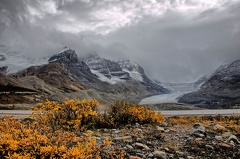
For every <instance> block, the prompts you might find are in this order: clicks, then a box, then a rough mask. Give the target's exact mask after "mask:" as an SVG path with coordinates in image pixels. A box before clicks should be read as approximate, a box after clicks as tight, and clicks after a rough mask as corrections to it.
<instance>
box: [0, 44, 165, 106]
mask: <svg viewBox="0 0 240 159" xmlns="http://www.w3.org/2000/svg"><path fill="white" fill-rule="evenodd" d="M4 57H5V56H4ZM2 59H3V60H6V59H4V58H3V57H2ZM28 63H29V62H28ZM129 64H130V61H129ZM10 65H11V64H10ZM131 65H132V68H130V67H129V68H127V67H126V66H124V65H123V63H121V62H119V61H118V62H116V61H111V60H107V59H104V58H100V57H98V56H95V57H93V56H92V57H89V58H88V59H79V57H78V56H77V54H76V52H75V51H74V50H72V49H70V48H65V49H64V50H62V51H61V52H59V53H57V54H55V55H53V56H52V57H50V58H49V59H48V60H47V63H43V64H42V65H38V66H36V65H33V66H30V67H27V68H25V69H22V70H20V71H19V70H18V71H17V72H16V73H11V74H7V75H6V77H9V78H11V79H14V80H15V81H16V83H18V82H19V83H22V87H25V86H26V87H30V88H31V89H33V90H35V91H36V93H35V94H34V95H36V96H35V97H31V99H30V98H29V100H32V101H33V102H34V101H41V100H44V99H47V98H48V99H51V100H56V101H59V100H64V99H65V97H69V98H80V97H81V98H97V99H99V100H100V101H102V103H108V102H109V103H110V102H113V101H115V100H130V101H133V102H139V101H140V100H141V99H142V98H144V97H146V96H151V95H155V94H162V93H165V92H167V89H165V88H163V87H162V86H160V85H157V84H155V83H154V82H152V81H151V80H150V79H149V78H148V77H147V76H146V75H145V73H144V70H143V68H142V67H141V66H140V65H136V64H131ZM7 66H8V65H7ZM26 66H27V65H26ZM133 66H134V67H133ZM6 68H7V67H2V68H0V70H1V73H2V74H6ZM96 72H97V73H96ZM136 75H138V76H139V77H137V76H136ZM103 77H104V78H103ZM136 77H137V78H136ZM0 78H1V77H0ZM105 79H108V80H105ZM140 79H141V80H140ZM13 93H14V94H15V93H16V90H13ZM20 94H23V95H24V93H23V92H22V91H20ZM34 95H33V96H34ZM17 96H19V94H18V95H17Z"/></svg>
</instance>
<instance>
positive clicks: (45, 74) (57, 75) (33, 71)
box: [17, 63, 85, 92]
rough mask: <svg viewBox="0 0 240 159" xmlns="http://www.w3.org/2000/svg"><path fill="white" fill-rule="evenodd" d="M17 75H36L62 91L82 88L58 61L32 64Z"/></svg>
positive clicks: (73, 90)
mask: <svg viewBox="0 0 240 159" xmlns="http://www.w3.org/2000/svg"><path fill="white" fill-rule="evenodd" d="M17 76H18V77H21V78H23V77H26V76H36V77H38V78H39V79H42V80H43V81H44V82H45V83H46V84H48V85H50V86H53V87H55V88H57V89H59V90H60V91H63V92H75V91H79V90H82V89H84V88H85V87H84V86H83V85H81V84H80V83H79V82H78V81H77V80H76V79H74V78H73V77H72V76H71V74H70V73H69V72H68V71H67V70H66V69H65V68H64V67H63V66H62V65H61V64H59V63H50V64H48V65H44V66H32V67H29V68H27V69H25V70H23V71H21V72H19V73H17Z"/></svg>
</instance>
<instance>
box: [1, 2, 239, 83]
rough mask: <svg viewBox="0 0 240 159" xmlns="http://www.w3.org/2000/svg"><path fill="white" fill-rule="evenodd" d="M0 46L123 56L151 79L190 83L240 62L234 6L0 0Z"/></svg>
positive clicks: (38, 51)
mask: <svg viewBox="0 0 240 159" xmlns="http://www.w3.org/2000/svg"><path fill="white" fill-rule="evenodd" d="M0 13H1V14H0V47H1V49H5V48H8V49H9V50H12V51H20V52H22V53H24V54H26V55H28V56H33V57H44V56H50V55H53V54H55V53H57V51H58V50H59V49H61V48H63V47H64V46H69V47H71V48H74V49H75V50H76V52H77V53H78V54H80V55H81V56H80V57H83V56H86V55H88V54H90V53H91V54H92V53H94V52H97V54H99V55H101V56H103V57H106V58H110V59H118V58H129V59H131V60H132V61H136V62H137V63H139V64H140V65H141V66H143V67H144V68H145V72H146V74H147V75H149V76H150V77H151V78H154V79H157V80H159V81H165V82H188V81H194V80H196V79H197V78H199V77H200V76H202V75H203V74H207V73H209V72H212V71H213V70H215V69H216V68H217V67H218V66H219V65H221V64H222V63H224V62H225V61H228V60H232V59H238V58H240V53H239V50H240V45H239V44H240V29H239V28H240V16H239V15H240V1H239V0H228V1H227V0H214V1H205V0H193V1H188V0H183V1H178V0H167V1H159V0H139V1H128V0H102V1H97V0H48V1H46V0H36V1H31V0H18V1H16V0H1V1H0Z"/></svg>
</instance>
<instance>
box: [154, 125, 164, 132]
mask: <svg viewBox="0 0 240 159" xmlns="http://www.w3.org/2000/svg"><path fill="white" fill-rule="evenodd" d="M156 129H157V130H158V131H161V132H164V131H165V130H164V128H162V127H160V126H156Z"/></svg>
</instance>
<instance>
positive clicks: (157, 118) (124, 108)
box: [109, 101, 164, 126]
mask: <svg viewBox="0 0 240 159" xmlns="http://www.w3.org/2000/svg"><path fill="white" fill-rule="evenodd" d="M111 107H112V109H111V110H110V111H109V114H110V115H111V116H113V117H114V123H115V124H116V125H117V126H118V125H123V124H134V123H136V122H138V123H140V124H148V123H158V124H159V123H162V122H163V121H164V116H163V115H162V114H161V113H160V112H156V111H154V110H150V109H149V108H148V107H147V106H139V105H136V104H133V103H130V102H126V101H122V102H119V101H117V102H115V103H114V104H113V105H112V106H111Z"/></svg>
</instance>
